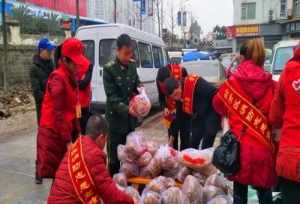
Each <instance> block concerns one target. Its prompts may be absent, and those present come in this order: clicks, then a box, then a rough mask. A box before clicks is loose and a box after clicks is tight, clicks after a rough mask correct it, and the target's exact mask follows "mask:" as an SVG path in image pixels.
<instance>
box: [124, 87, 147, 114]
mask: <svg viewBox="0 0 300 204" xmlns="http://www.w3.org/2000/svg"><path fill="white" fill-rule="evenodd" d="M139 92H140V93H139V94H138V95H136V96H134V97H133V98H132V99H131V100H130V102H129V108H130V109H131V110H133V112H134V113H135V115H136V116H138V117H146V116H147V115H148V114H149V112H150V110H151V102H150V99H149V98H148V96H147V94H146V91H145V89H140V90H139Z"/></svg>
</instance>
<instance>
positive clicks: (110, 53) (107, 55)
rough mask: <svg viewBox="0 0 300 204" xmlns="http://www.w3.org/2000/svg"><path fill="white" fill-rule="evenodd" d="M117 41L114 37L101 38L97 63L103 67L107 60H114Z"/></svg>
mask: <svg viewBox="0 0 300 204" xmlns="http://www.w3.org/2000/svg"><path fill="white" fill-rule="evenodd" d="M116 50H117V42H116V40H115V39H109V40H101V41H100V46H99V64H100V66H101V67H103V66H104V65H105V64H107V63H108V62H110V61H112V60H115V58H116Z"/></svg>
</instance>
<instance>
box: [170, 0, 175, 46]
mask: <svg viewBox="0 0 300 204" xmlns="http://www.w3.org/2000/svg"><path fill="white" fill-rule="evenodd" d="M174 27H175V25H174V2H173V1H172V4H171V48H173V47H174Z"/></svg>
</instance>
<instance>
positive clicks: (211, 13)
mask: <svg viewBox="0 0 300 204" xmlns="http://www.w3.org/2000/svg"><path fill="white" fill-rule="evenodd" d="M232 2H233V0H190V1H189V3H188V4H189V6H188V7H189V9H191V11H192V13H193V15H194V16H195V17H196V18H197V20H198V22H199V24H200V25H201V27H202V29H203V31H204V32H205V33H207V32H210V31H211V30H212V29H213V27H214V26H215V25H217V24H219V25H232V24H233V3H232Z"/></svg>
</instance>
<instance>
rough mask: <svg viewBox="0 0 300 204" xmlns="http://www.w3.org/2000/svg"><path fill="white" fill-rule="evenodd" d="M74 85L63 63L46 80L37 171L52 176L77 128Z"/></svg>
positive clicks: (38, 144) (45, 176) (38, 141)
mask: <svg viewBox="0 0 300 204" xmlns="http://www.w3.org/2000/svg"><path fill="white" fill-rule="evenodd" d="M76 100H77V97H76V84H75V82H74V80H73V77H72V76H71V73H70V72H69V71H68V70H67V68H66V67H64V66H63V65H62V64H61V65H60V66H59V68H58V69H56V70H55V71H53V72H52V73H51V75H50V77H49V79H48V84H47V89H46V93H45V96H44V101H43V105H42V115H41V119H40V126H39V129H38V135H37V174H38V175H39V176H40V177H42V178H53V177H54V175H55V171H56V170H57V168H58V166H59V163H60V162H61V160H62V158H63V156H64V154H65V152H66V151H67V144H68V143H70V142H71V134H72V132H74V131H75V130H76V128H75V127H76V125H75V111H76V110H75V109H76Z"/></svg>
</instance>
